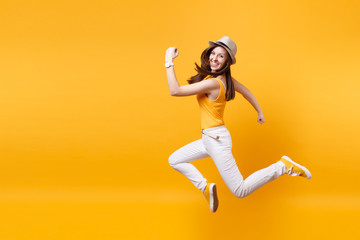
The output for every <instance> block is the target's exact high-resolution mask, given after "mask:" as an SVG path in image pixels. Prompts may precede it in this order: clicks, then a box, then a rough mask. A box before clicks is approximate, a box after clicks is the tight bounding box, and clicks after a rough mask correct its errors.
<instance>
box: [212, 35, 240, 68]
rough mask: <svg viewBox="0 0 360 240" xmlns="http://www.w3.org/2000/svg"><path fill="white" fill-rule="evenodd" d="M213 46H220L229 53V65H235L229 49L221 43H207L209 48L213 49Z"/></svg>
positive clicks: (234, 59)
mask: <svg viewBox="0 0 360 240" xmlns="http://www.w3.org/2000/svg"><path fill="white" fill-rule="evenodd" d="M213 46H220V47H223V48H225V50H226V51H227V52H228V53H229V56H230V58H231V62H232V63H231V64H235V63H236V58H235V56H234V55H233V54H232V52H231V51H230V49H229V47H228V46H226V45H225V44H223V43H222V42H213V41H209V47H213Z"/></svg>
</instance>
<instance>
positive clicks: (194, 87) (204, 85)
mask: <svg viewBox="0 0 360 240" xmlns="http://www.w3.org/2000/svg"><path fill="white" fill-rule="evenodd" d="M166 75H167V80H168V85H169V90H170V95H171V96H177V97H183V96H191V95H196V94H208V93H210V92H211V91H213V90H215V89H217V88H219V83H218V82H217V81H216V80H215V79H209V80H205V81H201V82H197V83H193V84H189V85H184V86H180V85H179V82H178V81H177V79H176V75H175V70H174V66H172V67H169V68H167V69H166Z"/></svg>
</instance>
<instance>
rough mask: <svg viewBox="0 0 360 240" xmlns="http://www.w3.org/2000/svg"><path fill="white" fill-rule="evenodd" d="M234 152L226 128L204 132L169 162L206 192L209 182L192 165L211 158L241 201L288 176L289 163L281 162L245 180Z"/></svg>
mask: <svg viewBox="0 0 360 240" xmlns="http://www.w3.org/2000/svg"><path fill="white" fill-rule="evenodd" d="M217 137H218V139H216V138H217ZM231 150H232V141H231V136H230V133H229V131H228V130H227V129H226V127H225V126H224V125H222V126H218V127H214V128H209V129H206V130H204V131H203V134H202V139H199V140H197V141H195V142H192V143H189V144H188V145H186V146H184V147H182V148H180V149H178V150H177V151H176V152H174V153H173V154H171V156H170V157H169V163H170V166H171V167H173V168H174V169H175V170H177V171H179V172H180V173H182V174H183V175H184V176H185V177H187V178H188V179H189V180H190V181H191V182H192V183H193V184H194V185H195V187H197V188H198V189H200V190H201V191H202V192H204V190H205V187H206V179H205V178H204V177H203V176H202V174H201V173H200V172H199V170H197V169H196V168H195V166H194V165H192V164H191V163H190V162H191V161H194V160H198V159H202V158H207V157H211V158H212V159H213V160H214V163H215V165H216V167H217V169H218V170H219V173H220V175H221V177H222V178H223V180H224V181H225V183H226V185H227V186H228V188H229V189H230V190H231V192H232V193H233V194H234V195H235V196H237V197H239V198H243V197H246V196H248V195H249V194H251V193H252V192H254V191H255V190H257V189H258V188H260V187H261V186H263V185H264V184H266V183H268V182H271V181H272V180H274V179H276V178H278V177H279V176H281V175H284V174H285V173H286V166H285V164H284V163H282V162H281V161H278V162H277V163H274V164H272V165H270V166H269V167H267V168H264V169H261V170H259V171H257V172H255V173H253V174H251V175H250V176H249V177H248V178H246V179H245V180H243V176H242V175H241V173H240V171H239V169H238V167H237V165H236V162H235V159H234V157H233V155H232V152H231Z"/></svg>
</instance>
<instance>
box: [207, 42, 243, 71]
mask: <svg viewBox="0 0 360 240" xmlns="http://www.w3.org/2000/svg"><path fill="white" fill-rule="evenodd" d="M209 46H210V47H213V46H221V47H223V48H225V49H226V51H227V52H228V53H229V55H230V58H231V61H232V63H231V64H235V63H236V58H235V54H236V52H237V47H236V44H235V42H234V41H233V40H231V38H229V37H228V36H224V37H222V38H220V39H219V40H217V41H216V42H213V41H209Z"/></svg>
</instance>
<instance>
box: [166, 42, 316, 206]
mask: <svg viewBox="0 0 360 240" xmlns="http://www.w3.org/2000/svg"><path fill="white" fill-rule="evenodd" d="M236 51H237V48H236V44H235V43H234V41H232V40H231V39H230V38H229V37H227V36H225V37H222V38H221V39H219V40H218V41H217V42H212V41H209V47H208V48H206V49H205V50H204V51H203V53H202V54H201V66H199V65H197V64H196V63H195V65H196V70H197V74H196V75H195V76H193V77H191V78H190V79H189V80H188V82H189V84H188V85H184V86H180V85H179V83H178V81H177V79H176V76H175V71H174V63H173V60H174V59H175V58H176V57H177V56H178V53H179V52H178V50H177V49H176V48H175V47H170V48H168V49H167V50H166V55H165V67H166V73H167V80H168V84H169V90H170V94H171V96H177V97H182V96H191V95H197V101H198V103H199V107H200V116H201V132H202V138H201V139H199V140H197V141H194V142H192V143H189V144H187V145H185V146H184V147H182V148H180V149H178V150H177V151H175V152H174V153H173V154H172V155H171V156H170V157H169V163H170V166H171V167H173V168H174V169H175V170H177V171H179V172H180V173H181V174H183V175H184V176H185V177H187V178H188V179H189V180H190V181H191V182H192V183H193V184H194V185H195V187H196V188H198V189H199V190H200V191H201V192H202V193H203V194H204V196H205V198H206V200H207V201H208V203H209V204H210V210H211V211H212V212H216V210H217V208H218V205H219V200H218V196H217V190H216V184H215V183H208V182H207V180H206V179H205V178H204V177H203V175H202V174H201V173H200V172H199V170H197V169H196V168H195V166H194V165H193V164H191V163H190V162H192V161H195V160H198V159H203V158H207V157H211V158H212V159H213V161H214V163H215V165H216V167H217V169H218V170H219V173H220V175H221V177H222V178H223V180H224V181H225V184H226V185H227V186H228V188H229V189H230V191H231V192H232V193H233V194H234V195H235V196H236V197H238V198H243V197H246V196H248V195H249V194H251V193H252V192H254V191H255V190H257V189H258V188H260V187H261V186H263V185H264V184H266V183H268V182H271V181H272V180H274V179H276V178H278V177H280V176H282V175H284V174H289V175H290V176H301V177H305V178H307V179H310V178H311V174H310V172H309V170H307V169H306V168H305V167H303V166H301V165H299V164H298V163H296V162H294V161H293V160H291V159H290V158H289V157H287V156H283V157H281V159H280V160H279V161H278V162H276V163H274V164H272V165H270V166H269V167H267V168H264V169H261V170H259V171H257V172H255V173H253V174H251V175H250V176H249V177H248V178H246V179H245V180H244V179H243V176H242V175H241V173H240V171H239V169H238V167H237V165H236V162H235V159H234V157H233V155H232V141H231V136H230V133H229V131H228V130H227V129H226V127H225V125H224V119H223V115H224V109H225V105H226V102H227V101H229V100H232V99H234V97H235V91H236V92H238V93H240V94H241V95H242V96H243V97H244V98H245V99H246V100H247V101H248V102H249V103H250V104H251V105H252V106H253V107H254V109H255V110H256V111H257V113H258V117H257V121H258V122H259V123H260V124H263V123H264V122H265V118H264V115H263V112H262V110H261V108H260V106H259V104H258V102H257V101H256V99H255V97H254V95H253V94H252V93H251V92H250V91H249V89H247V88H246V87H245V86H244V85H242V84H241V83H239V82H238V81H237V80H235V79H234V78H233V77H232V76H231V72H230V66H231V65H232V64H235V63H236V59H235V54H236Z"/></svg>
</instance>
